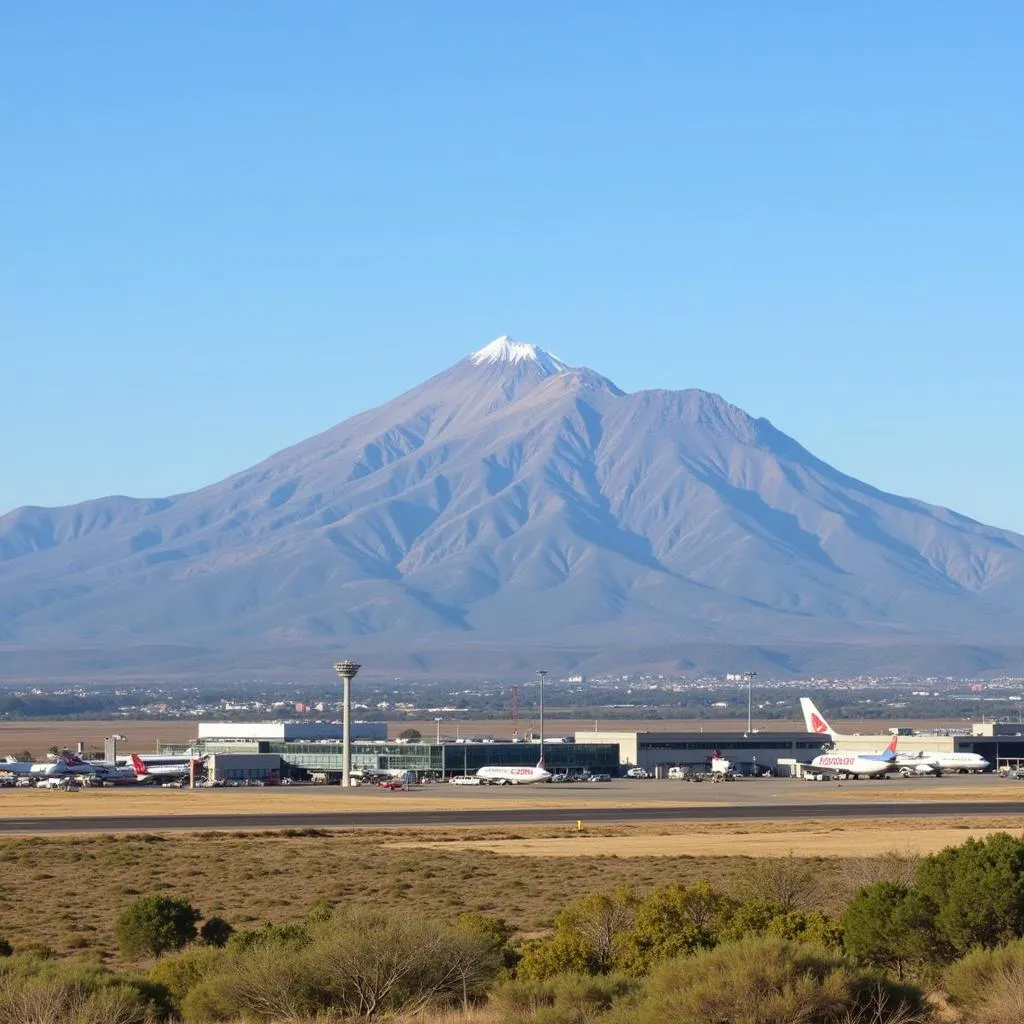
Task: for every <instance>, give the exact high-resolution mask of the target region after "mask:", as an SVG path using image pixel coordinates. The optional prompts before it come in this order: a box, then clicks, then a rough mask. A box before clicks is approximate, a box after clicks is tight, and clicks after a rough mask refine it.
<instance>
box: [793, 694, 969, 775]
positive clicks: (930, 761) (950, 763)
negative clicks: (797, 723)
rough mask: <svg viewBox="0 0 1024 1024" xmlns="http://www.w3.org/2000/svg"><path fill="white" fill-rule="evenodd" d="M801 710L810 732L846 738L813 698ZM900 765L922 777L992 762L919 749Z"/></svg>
mask: <svg viewBox="0 0 1024 1024" xmlns="http://www.w3.org/2000/svg"><path fill="white" fill-rule="evenodd" d="M800 707H801V709H802V710H803V713H804V724H805V726H806V727H807V731H808V732H813V733H817V734H818V735H820V736H828V737H829V738H830V739H843V738H844V736H843V733H840V732H836V730H835V729H833V728H832V726H831V725H829V723H828V722H827V721H826V719H825V716H824V715H823V714H822V713H821V712H820V711H819V710H818V709H817V708H816V707H815V706H814V701H812V700H811V699H810V698H809V697H801V698H800ZM896 762H897V764H900V765H902V766H904V767H906V768H909V769H912V770H913V771H914V772H916V773H917V774H919V775H929V774H939V773H941V772H983V771H984V770H985V769H986V768H988V766H989V762H988V761H986V760H985V758H983V757H982V756H981V754H973V753H967V752H959V751H957V752H954V751H949V750H919V751H918V752H917V753H914V754H911V753H906V754H899V755H898V756H897V758H896Z"/></svg>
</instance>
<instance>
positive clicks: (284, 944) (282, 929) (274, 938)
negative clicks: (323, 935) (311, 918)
mask: <svg viewBox="0 0 1024 1024" xmlns="http://www.w3.org/2000/svg"><path fill="white" fill-rule="evenodd" d="M310 941H311V940H310V935H309V929H308V928H307V927H306V926H305V925H302V924H265V925H263V927H262V928H246V929H244V930H243V931H240V932H235V933H234V934H233V935H232V936H231V937H230V938H229V939H228V941H227V944H226V945H227V948H228V949H230V950H231V951H232V952H234V953H240V952H242V951H243V950H247V949H255V948H257V947H258V946H274V947H278V948H285V949H302V948H303V947H304V946H308V945H309V943H310Z"/></svg>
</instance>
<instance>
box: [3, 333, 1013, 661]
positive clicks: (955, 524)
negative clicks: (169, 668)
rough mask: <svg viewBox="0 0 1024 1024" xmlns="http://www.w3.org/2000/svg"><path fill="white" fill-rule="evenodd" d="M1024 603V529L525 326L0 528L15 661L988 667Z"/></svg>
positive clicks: (1009, 645) (16, 513)
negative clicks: (110, 492) (561, 353)
mask: <svg viewBox="0 0 1024 1024" xmlns="http://www.w3.org/2000/svg"><path fill="white" fill-rule="evenodd" d="M1022 611H1024V538H1022V537H1020V536H1018V535H1016V534H1013V533H1012V532H1010V531H1006V530H999V529H997V528H994V527H988V526H985V525H984V524H981V523H977V522H975V521H974V520H971V519H969V518H968V517H965V516H961V515H959V514H958V513H955V512H952V511H950V510H947V509H942V508H940V507H937V506H931V505H927V504H925V503H923V502H918V501H916V500H914V499H911V498H904V497H900V496H897V495H890V494H887V493H886V492H883V491H880V490H878V489H877V488H874V487H872V486H871V485H869V484H865V483H863V482H861V481H858V480H856V479H855V478H853V477H849V476H847V475H845V474H843V473H841V472H840V471H839V470H836V469H834V468H833V467H832V466H830V465H828V464H827V463H825V462H824V461H823V460H821V459H819V458H817V457H816V456H814V455H813V454H812V453H810V452H809V451H807V449H805V448H804V447H803V446H802V445H800V444H799V443H798V442H797V441H795V440H794V439H792V438H790V437H789V436H788V435H786V434H784V433H783V432H781V431H779V430H778V429H777V428H776V427H774V426H773V425H772V424H771V422H770V421H769V420H767V419H763V418H754V417H751V416H750V415H748V414H747V413H746V412H744V411H743V410H742V409H740V408H738V407H737V406H734V405H732V404H731V403H729V402H727V401H726V400H725V399H724V398H722V397H721V396H718V395H713V394H711V393H709V392H705V391H700V390H699V389H686V390H682V391H669V390H651V391H641V392H636V393H633V394H627V393H625V392H623V391H621V390H620V389H619V388H618V387H617V386H616V385H615V384H614V383H613V382H611V381H610V380H608V379H607V378H606V377H603V376H602V375H601V374H599V373H596V372H595V371H593V370H589V369H587V368H581V367H569V366H567V365H566V364H565V363H564V362H562V361H561V360H559V359H558V358H557V357H555V356H552V355H551V354H550V353H547V352H545V351H544V350H543V349H540V348H538V347H536V346H531V345H528V344H526V343H522V342H516V341H513V340H512V339H510V338H508V337H504V336H503V337H502V338H498V339H496V340H495V341H494V342H491V343H490V344H489V345H487V346H484V347H483V348H482V349H480V350H478V351H477V352H475V353H472V354H471V355H470V356H467V357H466V358H465V359H463V360H460V361H459V362H457V363H456V364H454V365H453V366H451V367H449V368H448V369H446V370H443V371H441V372H440V373H438V374H436V375H434V376H433V377H431V378H430V379H429V380H427V381H424V382H423V383H422V384H420V385H417V386H416V387H414V388H412V389H410V390H409V391H407V392H405V393H404V394H402V395H399V396H397V397H396V398H395V399H393V400H392V401H390V402H388V403H386V404H385V405H383V406H381V407H379V408H377V409H372V410H368V411H366V412H363V413H359V414H357V415H356V416H353V417H351V418H349V419H347V420H345V421H343V422H341V423H339V424H337V425H335V426H334V427H331V428H329V429H328V430H326V431H324V432H322V433H320V434H318V435H315V436H314V437H312V438H308V439H306V440H304V441H300V442H298V443H297V444H295V445H291V446H289V447H288V448H285V449H282V450H281V451H279V452H276V453H274V454H273V455H271V456H269V457H268V458H267V459H264V460H262V461H261V462H260V463H258V464H257V465H255V466H253V467H250V468H249V469H246V470H242V471H241V472H239V473H236V474H233V475H232V476H229V477H227V478H225V479H224V480H222V481H218V482H215V483H213V484H210V485H207V486H206V487H202V488H199V489H198V490H196V491H192V492H186V493H183V494H178V495H173V496H170V497H167V498H141V499H136V498H129V497H124V496H114V497H110V498H101V499H93V500H91V501H88V502H83V503H79V504H76V505H71V506H64V507H62V508H57V509H44V508H39V507H35V506H23V507H22V508H20V509H16V510H13V511H12V512H10V513H7V514H6V515H4V516H2V517H0V642H3V643H4V644H6V645H7V646H8V649H9V650H13V649H15V648H17V649H18V650H19V651H22V652H26V651H32V650H39V651H40V652H42V651H45V650H46V649H47V648H51V649H54V648H60V649H62V650H70V649H75V648H76V645H79V644H83V643H84V644H86V645H89V646H90V648H92V647H95V648H96V649H98V650H103V649H108V650H110V651H112V652H114V651H116V648H117V647H118V646H123V645H126V644H127V645H138V644H142V645H153V644H156V645H164V644H184V645H186V646H190V645H198V647H199V648H202V649H203V650H206V651H208V652H209V653H208V656H207V658H206V661H207V663H208V664H209V665H210V666H211V667H213V666H216V665H217V664H218V663H220V664H229V663H234V662H233V661H232V659H235V658H237V657H238V653H239V649H240V648H241V649H243V650H244V649H248V648H250V647H252V646H254V645H255V646H257V647H260V646H262V647H264V648H265V647H266V646H267V645H273V644H275V643H287V644H288V645H289V646H290V647H294V648H295V653H296V656H297V657H298V659H299V660H302V657H303V656H302V655H301V648H302V646H303V644H307V645H315V644H317V643H318V642H320V641H322V640H324V639H330V641H331V642H332V643H336V644H338V645H339V649H340V648H351V649H352V650H356V649H357V648H359V647H360V645H362V646H363V647H366V648H367V649H369V648H373V647H378V646H380V647H383V648H384V649H387V650H390V651H393V652H394V653H395V654H396V656H397V655H400V654H402V652H411V653H412V654H415V652H416V651H417V650H423V651H427V650H438V649H447V648H448V647H450V646H451V644H449V641H452V642H453V643H454V644H455V647H456V648H458V647H459V646H460V645H462V646H464V647H465V657H464V661H465V664H466V666H467V668H466V671H472V665H473V663H474V658H476V659H477V661H478V662H480V663H481V664H485V663H486V658H487V656H486V654H484V655H479V654H478V653H476V652H478V650H479V649H480V648H489V649H490V650H491V651H495V650H498V649H502V648H503V647H504V646H506V645H509V644H511V645H517V644H518V645H532V646H533V647H536V648H546V649H549V650H551V649H557V648H559V647H560V646H561V647H567V648H571V647H577V648H580V649H581V650H587V651H591V652H597V653H596V654H594V655H588V656H587V657H591V658H596V660H597V662H602V656H601V655H600V651H601V648H602V646H604V647H606V648H607V649H609V650H612V651H613V650H614V649H620V650H622V651H623V652H624V654H623V658H624V660H625V661H628V659H629V658H633V657H639V656H640V655H639V654H638V653H636V652H639V651H641V650H644V649H649V650H653V649H657V650H665V649H668V648H671V647H673V645H676V646H678V647H679V648H680V650H681V651H682V650H684V649H685V648H686V647H687V645H691V646H692V645H695V644H706V645H712V646H715V645H718V646H719V647H720V646H722V645H724V646H725V647H728V646H729V645H734V646H735V647H736V648H737V649H740V648H743V647H744V646H749V645H755V646H757V647H759V648H764V650H765V651H770V650H776V651H779V650H782V649H784V648H787V649H788V648H792V649H794V650H796V649H808V650H811V651H812V653H811V654H810V655H807V656H804V657H803V660H804V661H805V662H807V663H808V664H810V663H811V662H814V661H815V659H816V655H815V654H814V653H813V651H815V650H817V648H818V647H820V646H821V645H824V646H825V647H827V646H828V645H829V644H832V645H835V644H849V643H861V644H864V645H866V646H868V647H871V648H872V649H877V648H878V647H879V645H880V644H881V645H883V646H884V645H885V644H890V645H891V644H897V645H898V644H907V645H911V646H914V645H923V646H924V647H925V648H927V646H928V645H929V644H931V645H935V648H936V650H938V649H939V647H940V646H942V645H945V646H946V647H949V646H950V645H952V646H953V647H957V646H960V647H963V648H964V649H965V650H966V649H968V648H971V647H976V648H977V649H978V651H979V653H978V654H977V656H976V657H974V658H973V660H974V661H975V662H977V663H979V664H980V663H982V662H984V661H985V660H986V658H987V655H985V654H984V653H982V652H984V651H985V650H996V649H1000V650H1003V649H1007V650H1009V649H1013V648H1014V647H1015V644H1014V641H1015V637H1016V633H1015V623H1016V622H1019V621H1020V614H1021V612H1022ZM377 641H380V643H379V644H378V642H377ZM626 652H634V653H633V654H627V653H626ZM26 657H27V655H26ZM40 657H42V654H41V655H40ZM111 657H112V658H114V655H113V654H112V655H111ZM659 657H660V656H659ZM1007 657H1010V656H1009V655H1007ZM114 660H116V658H114ZM398 660H399V661H401V658H399V659H398ZM428 660H429V659H428ZM456 660H457V659H456ZM614 660H615V659H614V657H611V658H610V661H614ZM662 660H663V659H662ZM669 660H670V661H671V660H672V659H671V658H669ZM677 660H678V661H679V662H680V664H682V663H683V662H686V661H688V660H691V659H687V658H686V656H685V654H682V653H681V654H680V655H679V657H678V659H677ZM927 660H928V659H927V657H924V658H923V659H922V664H924V663H925V662H927ZM968 660H971V659H968ZM603 661H609V658H607V657H604V658H603ZM1011 661H1012V657H1011ZM796 662H800V656H797V657H796ZM659 663H660V662H659ZM638 667H642V666H638ZM695 667H697V668H702V667H713V668H720V667H722V666H703V665H696V666H695Z"/></svg>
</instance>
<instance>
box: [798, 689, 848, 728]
mask: <svg viewBox="0 0 1024 1024" xmlns="http://www.w3.org/2000/svg"><path fill="white" fill-rule="evenodd" d="M800 708H801V710H802V711H803V713H804V725H805V727H806V728H807V731H808V732H813V733H816V734H817V735H819V736H839V735H840V734H839V733H838V732H836V731H835V729H833V728H832V726H831V725H829V724H828V722H827V721H826V720H825V716H824V715H823V714H822V713H821V712H820V711H819V710H818V709H817V708H816V707H815V706H814V701H813V700H811V698H810V697H801V698H800Z"/></svg>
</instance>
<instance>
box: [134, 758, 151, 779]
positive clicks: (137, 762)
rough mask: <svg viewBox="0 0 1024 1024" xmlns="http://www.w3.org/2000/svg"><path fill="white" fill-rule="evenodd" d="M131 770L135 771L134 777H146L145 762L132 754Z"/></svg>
mask: <svg viewBox="0 0 1024 1024" xmlns="http://www.w3.org/2000/svg"><path fill="white" fill-rule="evenodd" d="M132 768H134V769H135V774H136V775H148V774H149V770H148V769H147V768H146V764H145V762H144V761H143V760H142V758H141V757H139V755H138V754H132Z"/></svg>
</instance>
